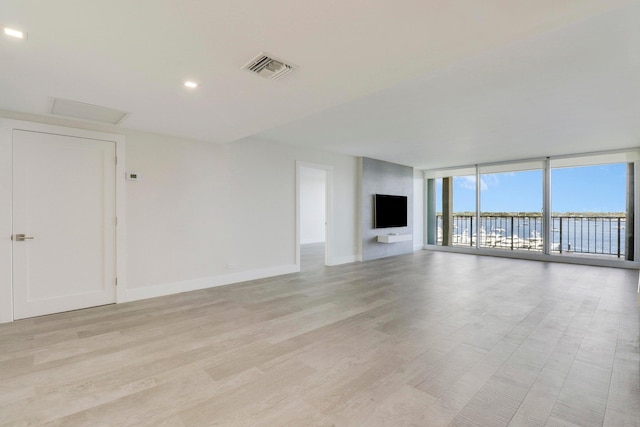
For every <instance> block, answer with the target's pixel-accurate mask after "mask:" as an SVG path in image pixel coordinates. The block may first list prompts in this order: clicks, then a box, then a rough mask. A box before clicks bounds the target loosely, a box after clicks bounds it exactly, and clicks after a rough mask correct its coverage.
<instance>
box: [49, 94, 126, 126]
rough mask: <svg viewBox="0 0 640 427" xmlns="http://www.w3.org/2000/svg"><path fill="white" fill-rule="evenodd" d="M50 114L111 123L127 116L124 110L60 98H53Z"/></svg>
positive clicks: (114, 123) (115, 122) (113, 123)
mask: <svg viewBox="0 0 640 427" xmlns="http://www.w3.org/2000/svg"><path fill="white" fill-rule="evenodd" d="M51 114H55V115H57V116H65V117H73V118H76V119H82V120H91V121H93V122H100V123H109V124H111V125H117V124H119V123H120V122H121V121H122V120H124V118H125V117H127V113H125V112H124V111H119V110H114V109H113V108H107V107H101V106H99V105H92V104H85V103H84V102H78V101H71V100H69V99H61V98H54V100H53V105H52V107H51Z"/></svg>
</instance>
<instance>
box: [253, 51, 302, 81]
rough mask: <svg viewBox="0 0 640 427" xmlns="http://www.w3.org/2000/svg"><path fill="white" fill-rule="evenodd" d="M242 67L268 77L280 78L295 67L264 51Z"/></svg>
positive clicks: (272, 78)
mask: <svg viewBox="0 0 640 427" xmlns="http://www.w3.org/2000/svg"><path fill="white" fill-rule="evenodd" d="M242 69H243V70H247V71H251V72H252V73H256V74H258V75H259V76H262V77H264V78H266V79H270V80H278V79H279V78H281V77H283V76H285V75H287V74H289V73H290V72H292V71H293V69H294V67H293V65H289V64H286V63H284V62H283V61H280V60H279V59H275V58H273V57H272V56H269V55H267V54H266V53H264V52H260V54H259V55H258V56H256V57H255V58H253V59H252V60H251V61H249V62H247V63H246V64H245V65H244V66H243V67H242Z"/></svg>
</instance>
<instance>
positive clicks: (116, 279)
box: [116, 277, 118, 286]
mask: <svg viewBox="0 0 640 427" xmlns="http://www.w3.org/2000/svg"><path fill="white" fill-rule="evenodd" d="M116 286H118V278H117V277H116Z"/></svg>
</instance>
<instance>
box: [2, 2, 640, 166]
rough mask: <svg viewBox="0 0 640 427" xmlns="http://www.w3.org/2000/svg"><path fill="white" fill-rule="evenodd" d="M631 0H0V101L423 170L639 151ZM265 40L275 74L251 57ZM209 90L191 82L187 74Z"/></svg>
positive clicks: (637, 54)
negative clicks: (62, 105) (282, 63)
mask: <svg viewBox="0 0 640 427" xmlns="http://www.w3.org/2000/svg"><path fill="white" fill-rule="evenodd" d="M639 4H640V1H638V0H563V1H560V2H559V1H557V0H517V1H516V0H484V1H478V2H469V1H463V0H458V1H455V0H446V1H445V0H438V1H436V0H430V1H427V0H420V1H419V0H415V1H402V2H399V1H397V0H378V1H363V0H351V1H345V0H341V1H337V0H325V1H322V2H300V1H296V0H271V1H269V2H264V1H261V0H245V1H238V0H215V1H206V0H162V1H160V0H135V1H132V0H110V1H108V2H107V1H102V2H97V1H86V0H56V1H55V2H53V1H46V2H45V1H41V0H2V6H0V24H1V25H6V26H9V27H17V28H19V29H24V30H25V31H27V32H28V33H29V38H28V40H27V41H25V42H20V41H17V40H10V39H8V38H5V37H1V38H0V109H6V110H12V111H18V112H25V113H31V114H41V115H46V114H48V112H49V110H50V106H51V102H52V99H53V97H59V98H65V99H71V100H75V101H80V102H85V103H90V104H95V105H100V106H104V107H111V108H116V109H119V110H123V111H126V112H129V113H130V115H129V117H128V118H127V119H125V121H124V122H123V123H122V125H121V126H122V127H126V128H132V129H138V130H146V131H152V132H158V133H164V134H169V135H177V136H183V137H189V138H195V139H200V140H205V141H211V142H232V141H237V140H239V139H242V138H245V137H249V136H253V137H259V138H264V139H269V140H275V141H278V142H285V143H291V144H302V145H307V146H312V147H317V148H321V149H328V150H334V151H339V152H344V153H348V154H354V155H364V156H368V157H374V158H379V159H383V160H388V161H394V162H398V163H403V164H408V165H412V166H416V167H424V168H427V167H437V166H452V165H461V164H468V163H476V162H487V161H493V160H505V159H513V158H525V157H535V156H540V155H553V154H564V153H568V152H581V151H593V150H603V149H610V148H623V147H631V146H638V145H640V143H639V142H640V141H639V137H640V120H638V119H639V118H640V83H639V81H640V79H639V77H638V76H640V30H639V29H638V27H639V26H638V25H637V23H638V22H640V20H639V18H640V6H639ZM261 51H264V52H267V53H270V54H272V55H274V56H276V57H279V58H281V59H284V60H286V61H289V62H291V63H293V64H294V65H296V66H298V68H297V69H296V71H295V72H294V73H292V74H290V75H289V76H286V77H284V78H283V79H282V80H279V81H270V80H265V79H262V78H260V77H258V76H254V75H251V74H250V73H248V72H246V71H242V70H240V67H241V66H242V65H244V64H245V63H246V62H247V61H249V60H250V59H251V58H253V57H254V56H255V55H256V54H258V53H259V52H261ZM187 79H191V80H195V81H197V82H199V83H200V87H199V88H198V89H197V90H187V89H185V88H184V87H183V86H182V83H183V82H184V81H185V80H187Z"/></svg>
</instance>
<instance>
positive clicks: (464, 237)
mask: <svg viewBox="0 0 640 427" xmlns="http://www.w3.org/2000/svg"><path fill="white" fill-rule="evenodd" d="M429 186H431V188H432V194H431V198H430V200H431V201H430V203H431V205H430V208H431V211H432V214H433V221H432V222H431V229H430V231H429V235H428V238H427V241H428V243H430V244H434V245H438V246H466V247H471V246H473V245H475V237H474V235H475V233H476V229H477V223H476V170H475V167H471V168H460V169H455V170H448V171H444V172H442V173H440V174H438V175H436V176H434V177H433V178H432V179H431V180H430V181H428V182H427V188H429ZM427 211H429V208H428V209H427Z"/></svg>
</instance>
